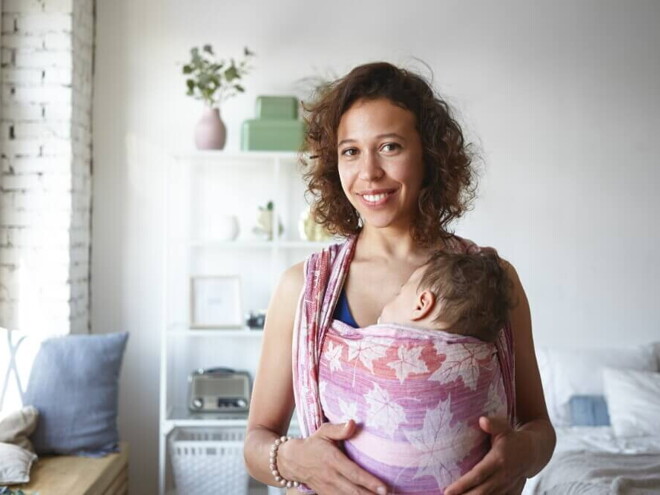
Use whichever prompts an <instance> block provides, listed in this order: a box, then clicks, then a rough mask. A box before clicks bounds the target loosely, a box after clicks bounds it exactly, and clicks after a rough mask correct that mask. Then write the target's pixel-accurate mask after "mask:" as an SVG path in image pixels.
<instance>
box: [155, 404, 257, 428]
mask: <svg viewBox="0 0 660 495" xmlns="http://www.w3.org/2000/svg"><path fill="white" fill-rule="evenodd" d="M247 417H248V416H247V413H199V412H192V411H189V410H188V409H187V408H186V407H184V406H178V407H172V408H170V410H169V412H168V414H167V419H166V420H165V422H166V423H167V424H168V425H169V426H170V427H171V428H177V427H184V426H188V427H190V426H197V427H199V426H201V427H204V426H216V427H231V426H241V427H245V426H246V425H247ZM168 429H169V428H168Z"/></svg>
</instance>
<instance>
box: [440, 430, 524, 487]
mask: <svg viewBox="0 0 660 495" xmlns="http://www.w3.org/2000/svg"><path fill="white" fill-rule="evenodd" d="M479 426H480V427H481V429H482V430H484V431H485V432H486V433H488V434H490V435H491V448H490V451H489V452H488V453H487V454H486V456H485V457H484V458H483V459H482V460H481V461H479V462H478V463H477V465H475V466H474V467H473V468H472V469H471V470H470V471H469V472H467V473H465V474H464V475H463V476H461V477H460V478H459V479H458V480H456V481H455V482H454V483H452V484H451V485H449V486H448V487H447V489H446V490H445V495H459V494H465V495H486V494H514V495H517V494H519V493H520V492H521V491H522V489H523V486H524V485H525V480H526V478H525V471H526V468H527V466H528V464H529V457H530V453H531V452H533V451H534V446H533V445H532V444H531V443H530V438H529V436H528V435H527V434H526V432H524V431H517V430H514V429H513V428H511V427H510V426H509V423H508V421H507V420H506V419H505V418H486V417H481V418H479Z"/></svg>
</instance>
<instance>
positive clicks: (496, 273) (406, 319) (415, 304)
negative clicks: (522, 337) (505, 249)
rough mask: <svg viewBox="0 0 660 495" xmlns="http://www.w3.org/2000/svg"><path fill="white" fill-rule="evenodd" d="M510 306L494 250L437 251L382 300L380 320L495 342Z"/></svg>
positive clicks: (506, 281)
mask: <svg viewBox="0 0 660 495" xmlns="http://www.w3.org/2000/svg"><path fill="white" fill-rule="evenodd" d="M511 306H512V301H511V281H510V280H509V278H508V276H507V274H506V271H505V270H504V268H503V267H502V265H501V260H500V258H499V257H498V256H497V254H496V253H495V252H494V251H492V250H482V251H481V252H480V253H477V254H459V253H455V254H449V253H444V252H437V253H435V254H434V255H433V256H431V258H430V259H429V261H427V262H426V263H425V264H424V265H422V266H421V267H419V268H418V269H417V270H415V271H414V272H413V273H412V275H411V276H410V278H409V279H408V281H407V282H406V283H405V284H403V286H401V290H400V291H399V293H398V294H397V295H396V296H395V297H394V298H393V299H392V300H391V301H390V302H389V303H387V304H386V305H385V307H384V308H383V311H382V313H381V315H380V317H379V318H378V323H398V324H401V325H407V326H413V327H422V328H431V329H436V330H443V331H445V332H449V333H456V334H460V335H469V336H472V337H476V338H478V339H480V340H483V341H486V342H494V341H495V340H496V339H497V336H498V333H499V331H500V330H501V329H502V327H503V326H504V324H505V323H506V321H507V319H508V316H509V311H510V309H511Z"/></svg>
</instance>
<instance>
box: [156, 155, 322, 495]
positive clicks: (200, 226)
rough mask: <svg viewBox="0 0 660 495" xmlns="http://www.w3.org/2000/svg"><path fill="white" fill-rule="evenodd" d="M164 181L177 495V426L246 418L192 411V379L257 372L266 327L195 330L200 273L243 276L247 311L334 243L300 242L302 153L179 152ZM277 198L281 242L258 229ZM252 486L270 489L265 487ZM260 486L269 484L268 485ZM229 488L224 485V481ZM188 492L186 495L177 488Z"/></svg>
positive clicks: (166, 393) (166, 364) (163, 467)
mask: <svg viewBox="0 0 660 495" xmlns="http://www.w3.org/2000/svg"><path fill="white" fill-rule="evenodd" d="M167 169H168V170H167V177H166V180H165V195H164V197H165V205H164V208H165V215H166V217H165V218H167V225H166V228H165V239H164V242H165V243H166V250H165V252H166V254H165V259H164V267H163V273H164V282H163V283H164V284H165V286H164V287H165V289H164V291H163V292H164V294H165V296H164V301H163V311H164V316H163V320H164V322H165V324H164V326H163V334H162V339H161V370H160V442H159V443H160V446H159V494H161V495H165V494H168V495H170V494H176V490H175V488H174V486H173V478H172V469H171V462H170V459H169V453H168V438H169V436H170V435H171V433H172V432H173V431H174V430H175V429H176V428H191V427H202V428H227V427H237V426H245V425H246V415H240V414H238V415H237V414H235V415H231V414H208V413H193V412H190V411H188V409H187V393H188V376H189V374H190V373H191V372H192V371H193V370H195V369H199V368H211V367H218V366H223V367H229V368H234V369H237V370H246V371H248V372H249V373H250V374H251V376H252V377H253V378H254V376H255V373H256V367H257V362H258V357H259V353H260V347H261V335H262V332H261V331H260V330H250V329H248V328H247V327H243V326H239V327H236V328H229V329H226V328H223V329H203V330H200V329H195V328H191V325H190V298H191V295H190V280H191V277H192V276H213V275H218V276H226V275H238V276H239V277H240V281H241V283H240V286H241V289H240V293H241V302H242V313H243V315H245V314H246V313H247V312H248V311H250V310H265V308H266V307H267V304H268V301H269V299H270V296H271V293H272V290H273V288H274V286H275V284H276V282H277V280H278V279H279V276H280V273H281V272H282V271H283V270H284V269H285V268H287V267H288V266H291V265H292V264H294V263H296V262H298V261H301V260H303V259H305V258H306V257H307V256H308V255H309V254H310V253H312V252H314V251H317V250H319V249H322V248H323V247H325V246H327V245H328V244H329V243H318V242H309V241H306V240H304V239H301V237H300V236H299V233H298V222H299V217H300V214H301V213H302V211H303V210H304V209H305V208H306V207H307V203H306V202H305V198H304V185H303V181H302V172H301V168H300V160H299V157H298V155H297V154H296V153H285V152H240V153H226V152H222V151H195V152H190V153H181V154H177V155H174V157H173V160H172V161H171V163H170V164H168V165H167ZM269 201H273V203H274V210H273V215H274V218H279V220H280V222H281V224H282V226H283V232H282V233H281V234H279V235H275V234H277V224H276V223H275V224H274V225H273V233H272V234H273V236H272V240H265V239H264V238H260V237H259V236H258V235H257V234H255V233H254V232H253V230H252V228H253V226H254V225H255V224H256V218H257V214H258V208H259V206H265V205H266V203H268V202H269ZM222 215H234V216H236V217H237V218H238V222H239V227H240V232H239V235H238V237H237V239H235V240H221V239H218V238H217V237H216V236H215V235H214V227H215V226H216V224H217V222H218V220H219V218H220V216H222ZM253 488H254V489H252V487H251V491H250V493H264V494H265V493H266V489H265V487H263V488H261V489H260V488H259V487H258V486H255V487H253ZM260 490H261V491H260ZM218 493H222V488H221V487H219V488H218ZM178 495H184V494H178Z"/></svg>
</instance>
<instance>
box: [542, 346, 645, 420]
mask: <svg viewBox="0 0 660 495" xmlns="http://www.w3.org/2000/svg"><path fill="white" fill-rule="evenodd" d="M537 356H538V357H539V358H542V359H539V369H540V371H541V381H542V382H543V389H544V392H545V395H546V401H547V403H548V414H549V415H550V419H551V421H552V423H553V424H554V425H555V426H569V425H570V419H571V416H570V409H569V401H570V399H571V397H572V396H574V395H603V393H604V388H603V369H605V368H617V369H634V370H644V371H656V370H657V362H656V358H655V355H654V352H653V348H652V346H650V345H646V346H638V347H628V348H625V347H624V348H618V349H617V348H588V349H579V348H578V349H557V348H547V347H546V348H545V349H542V350H541V351H540V352H539V353H537Z"/></svg>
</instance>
